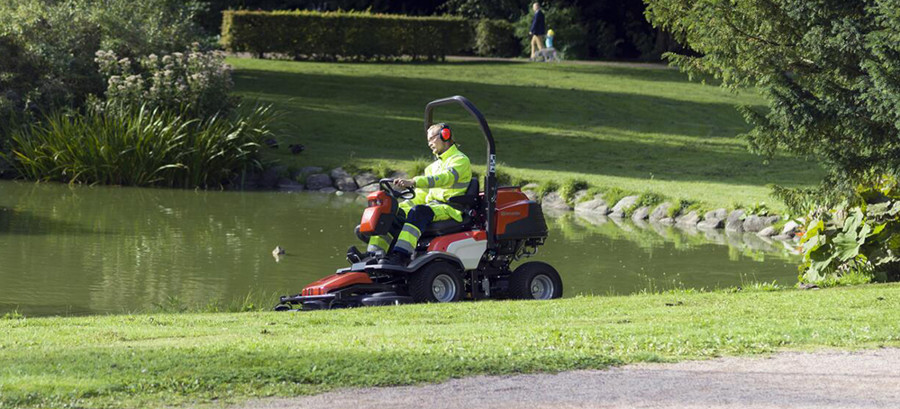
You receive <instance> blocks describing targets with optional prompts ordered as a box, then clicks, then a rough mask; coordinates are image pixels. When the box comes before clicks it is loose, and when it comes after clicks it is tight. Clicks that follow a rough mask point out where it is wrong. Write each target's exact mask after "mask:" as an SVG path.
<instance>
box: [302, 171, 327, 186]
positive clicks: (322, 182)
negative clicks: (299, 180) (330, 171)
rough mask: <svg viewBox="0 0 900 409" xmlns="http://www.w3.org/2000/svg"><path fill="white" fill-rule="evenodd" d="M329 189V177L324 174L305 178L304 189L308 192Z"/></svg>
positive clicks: (315, 174)
mask: <svg viewBox="0 0 900 409" xmlns="http://www.w3.org/2000/svg"><path fill="white" fill-rule="evenodd" d="M326 187H327V188H330V187H331V176H328V175H326V174H324V173H314V174H312V175H309V176H307V177H306V188H307V189H309V190H322V189H324V188H326Z"/></svg>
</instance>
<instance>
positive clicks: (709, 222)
mask: <svg viewBox="0 0 900 409" xmlns="http://www.w3.org/2000/svg"><path fill="white" fill-rule="evenodd" d="M723 222H724V220H722V219H716V218H713V219H706V220H703V221H702V222H700V223H697V228H698V229H704V230H714V229H721V228H722V226H723V225H724V224H723Z"/></svg>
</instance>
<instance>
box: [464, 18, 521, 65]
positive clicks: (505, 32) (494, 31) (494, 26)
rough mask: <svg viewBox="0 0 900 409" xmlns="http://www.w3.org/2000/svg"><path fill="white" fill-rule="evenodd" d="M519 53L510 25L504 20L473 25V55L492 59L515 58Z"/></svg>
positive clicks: (513, 30) (483, 20) (484, 20)
mask: <svg viewBox="0 0 900 409" xmlns="http://www.w3.org/2000/svg"><path fill="white" fill-rule="evenodd" d="M520 52H521V49H520V47H519V41H518V40H517V39H516V36H515V28H514V27H513V25H512V23H510V22H508V21H504V20H489V19H482V20H479V21H478V23H476V25H475V54H478V55H483V56H492V57H516V56H518V55H519V53H520Z"/></svg>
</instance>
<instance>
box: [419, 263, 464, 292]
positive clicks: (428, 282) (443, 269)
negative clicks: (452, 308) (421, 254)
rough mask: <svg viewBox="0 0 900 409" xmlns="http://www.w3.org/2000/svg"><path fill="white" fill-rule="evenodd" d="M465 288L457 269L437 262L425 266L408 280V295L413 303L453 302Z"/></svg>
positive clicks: (448, 264)
mask: <svg viewBox="0 0 900 409" xmlns="http://www.w3.org/2000/svg"><path fill="white" fill-rule="evenodd" d="M464 291H465V287H464V286H463V280H462V276H461V275H460V271H459V269H458V268H457V267H456V266H454V265H452V264H450V263H446V262H442V261H438V262H434V263H431V264H428V265H426V266H425V267H423V268H422V269H421V270H419V271H417V272H416V273H414V274H413V275H412V277H410V279H409V295H411V296H412V298H413V301H415V302H454V301H459V299H460V298H461V297H462V294H463V292H464Z"/></svg>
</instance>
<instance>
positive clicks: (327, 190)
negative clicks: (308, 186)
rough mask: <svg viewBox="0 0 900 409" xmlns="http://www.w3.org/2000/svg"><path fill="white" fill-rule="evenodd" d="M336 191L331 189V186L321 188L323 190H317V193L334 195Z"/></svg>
mask: <svg viewBox="0 0 900 409" xmlns="http://www.w3.org/2000/svg"><path fill="white" fill-rule="evenodd" d="M337 191H338V190H337V189H335V188H333V187H331V186H328V187H323V188H321V189H319V190H318V192H319V193H334V192H337Z"/></svg>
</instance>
